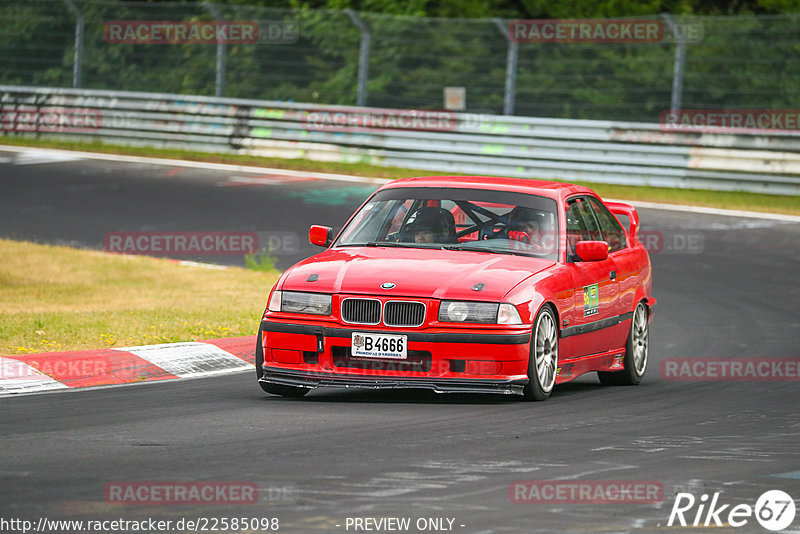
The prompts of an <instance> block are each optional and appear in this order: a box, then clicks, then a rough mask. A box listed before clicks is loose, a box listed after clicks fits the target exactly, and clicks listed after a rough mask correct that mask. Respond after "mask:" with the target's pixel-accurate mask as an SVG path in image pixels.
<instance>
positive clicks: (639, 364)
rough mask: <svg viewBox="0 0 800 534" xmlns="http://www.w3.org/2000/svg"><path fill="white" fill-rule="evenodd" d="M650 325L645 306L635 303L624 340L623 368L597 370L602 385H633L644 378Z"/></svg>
mask: <svg viewBox="0 0 800 534" xmlns="http://www.w3.org/2000/svg"><path fill="white" fill-rule="evenodd" d="M649 342H650V325H649V322H648V312H647V306H645V304H644V302H640V303H639V304H637V305H636V309H635V310H633V318H632V319H631V330H630V332H628V340H627V341H626V342H625V358H624V362H625V368H624V369H623V370H622V371H598V372H597V376H598V377H599V378H600V383H601V384H603V385H604V386H635V385H637V384H640V383H641V382H642V380H644V374H645V372H647V357H648V350H649V349H648V347H649Z"/></svg>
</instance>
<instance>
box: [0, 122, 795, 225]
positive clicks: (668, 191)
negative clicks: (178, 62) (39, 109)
mask: <svg viewBox="0 0 800 534" xmlns="http://www.w3.org/2000/svg"><path fill="white" fill-rule="evenodd" d="M0 144H5V145H15V146H36V147H42V148H58V149H63V150H80V151H85V152H101V153H108V154H125V155H131V156H145V157H156V158H168V159H181V160H189V161H207V162H212V163H232V164H236V165H254V166H261V167H272V168H280V169H291V170H298V171H309V172H329V173H339V174H350V175H354V176H367V177H373V178H388V179H392V180H394V179H398V178H407V177H409V176H426V175H427V176H443V175H449V174H451V173H443V172H436V171H428V170H424V169H402V168H398V167H382V166H379V165H373V164H369V163H339V162H326V161H314V160H308V159H283V158H263V157H258V156H245V155H235V154H213V153H208V152H196V151H191V150H178V149H167V148H148V147H131V146H117V145H108V144H104V143H101V142H99V141H95V142H78V141H73V142H70V141H55V140H48V139H30V138H19V137H13V136H0ZM578 183H580V184H582V185H586V186H588V187H591V188H592V189H594V190H595V191H596V192H597V193H598V194H599V195H600V196H602V197H608V198H619V199H628V200H641V201H648V202H665V203H671V204H687V205H693V206H706V207H712V208H726V209H738V210H751V211H763V212H768V213H784V214H790V215H800V196H792V195H765V194H759V193H745V192H739V191H730V192H727V191H708V190H702V189H674V188H668V187H649V186H626V185H609V184H598V183H592V182H578Z"/></svg>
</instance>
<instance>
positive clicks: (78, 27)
mask: <svg viewBox="0 0 800 534" xmlns="http://www.w3.org/2000/svg"><path fill="white" fill-rule="evenodd" d="M64 3H65V4H67V7H68V8H69V10H70V11H71V12H72V14H73V15H75V56H74V57H73V59H72V87H74V88H75V89H78V88H80V86H81V82H82V77H83V27H84V25H85V21H84V19H83V13H81V10H80V9H78V6H77V5H75V2H74V1H73V0H64Z"/></svg>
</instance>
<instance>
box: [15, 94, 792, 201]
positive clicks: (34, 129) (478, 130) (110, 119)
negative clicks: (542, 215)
mask: <svg viewBox="0 0 800 534" xmlns="http://www.w3.org/2000/svg"><path fill="white" fill-rule="evenodd" d="M0 128H2V131H3V133H4V134H5V135H14V136H23V137H54V138H70V139H74V138H81V139H100V140H103V141H105V142H108V143H112V144H123V145H147V146H156V147H172V148H186V149H194V150H209V151H214V152H227V153H237V154H249V155H260V156H268V157H285V158H292V157H304V158H309V159H314V160H321V161H340V162H354V161H360V162H369V163H373V164H377V165H385V166H395V167H406V168H416V169H430V170H437V171H446V172H454V173H470V174H488V175H505V176H520V177H535V178H545V179H558V180H565V181H591V182H602V183H616V184H628V185H653V186H666V187H682V188H702V189H716V190H742V191H751V192H763V193H774V194H794V195H798V194H800V131H780V132H775V131H771V132H757V131H745V130H742V131H741V132H737V133H719V132H717V133H711V132H701V131H668V130H667V129H666V128H665V127H664V126H663V125H659V124H645V123H624V122H613V121H589V120H569V119H547V118H530V117H509V116H497V115H481V114H470V113H451V112H447V111H419V110H418V111H411V110H396V109H376V108H362V107H345V106H325V105H316V104H297V103H287V102H266V101H256V100H241V99H229V98H212V97H201V96H186V95H170V94H150V93H133V92H121V91H94V90H78V89H61V88H41V87H19V86H6V85H0Z"/></svg>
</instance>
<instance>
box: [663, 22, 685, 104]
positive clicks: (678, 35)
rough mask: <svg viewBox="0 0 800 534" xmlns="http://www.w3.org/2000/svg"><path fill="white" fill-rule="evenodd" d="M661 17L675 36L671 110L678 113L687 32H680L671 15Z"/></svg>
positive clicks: (681, 94) (681, 93)
mask: <svg viewBox="0 0 800 534" xmlns="http://www.w3.org/2000/svg"><path fill="white" fill-rule="evenodd" d="M661 16H662V17H663V18H664V20H665V21H666V23H667V26H668V27H669V29H670V30H672V34H673V35H674V36H675V64H674V67H673V69H672V98H671V100H670V105H669V110H670V112H672V113H677V112H678V111H679V110H680V109H681V99H682V97H683V67H684V65H685V63H686V32H685V31H682V30H680V31H679V30H678V28H677V24H676V23H675V20H674V19H673V18H672V15H670V14H669V13H662V14H661Z"/></svg>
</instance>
